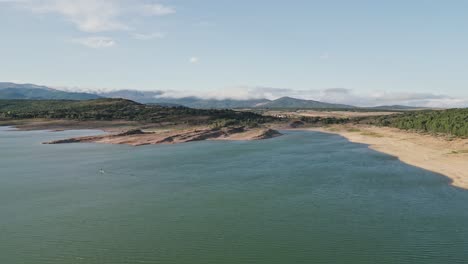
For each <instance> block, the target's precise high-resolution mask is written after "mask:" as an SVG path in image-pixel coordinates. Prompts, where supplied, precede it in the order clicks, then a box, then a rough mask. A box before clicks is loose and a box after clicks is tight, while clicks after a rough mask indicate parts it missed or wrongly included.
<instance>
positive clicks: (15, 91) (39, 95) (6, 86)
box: [0, 82, 100, 100]
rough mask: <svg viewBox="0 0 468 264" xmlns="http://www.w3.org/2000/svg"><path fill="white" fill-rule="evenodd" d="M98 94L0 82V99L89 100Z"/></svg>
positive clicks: (95, 97)
mask: <svg viewBox="0 0 468 264" xmlns="http://www.w3.org/2000/svg"><path fill="white" fill-rule="evenodd" d="M97 98H100V96H98V95H96V94H90V93H74V92H65V91H60V90H56V89H52V88H49V87H46V86H39V85H34V84H16V83H9V82H0V99H31V100H90V99H97Z"/></svg>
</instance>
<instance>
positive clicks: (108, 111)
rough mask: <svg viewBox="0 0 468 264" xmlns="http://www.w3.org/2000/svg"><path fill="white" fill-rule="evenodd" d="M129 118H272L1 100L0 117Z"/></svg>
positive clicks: (122, 102) (116, 102)
mask: <svg viewBox="0 0 468 264" xmlns="http://www.w3.org/2000/svg"><path fill="white" fill-rule="evenodd" d="M29 118H49V119H72V120H128V121H141V122H152V123H156V122H176V123H191V124H193V123H197V124H198V123H199V124H203V123H210V122H213V121H217V122H219V121H223V120H224V121H226V122H228V121H232V122H245V123H248V122H250V123H252V122H255V123H263V122H267V121H269V120H271V119H272V118H271V117H264V116H261V115H258V114H254V113H250V112H236V111H232V110H202V109H191V108H186V107H162V106H156V105H145V104H140V103H136V102H133V101H130V100H126V99H96V100H87V101H67V100H0V119H7V120H8V119H29Z"/></svg>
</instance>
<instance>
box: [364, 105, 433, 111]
mask: <svg viewBox="0 0 468 264" xmlns="http://www.w3.org/2000/svg"><path fill="white" fill-rule="evenodd" d="M366 109H373V110H395V111H405V110H419V109H427V108H426V107H418V106H407V105H379V106H374V107H366Z"/></svg>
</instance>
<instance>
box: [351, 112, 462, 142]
mask: <svg viewBox="0 0 468 264" xmlns="http://www.w3.org/2000/svg"><path fill="white" fill-rule="evenodd" d="M360 123H368V124H373V125H380V126H390V127H396V128H400V129H406V130H418V131H423V132H428V133H435V134H448V135H453V136H457V137H468V108H464V109H448V110H426V111H411V112H405V113H403V114H396V115H388V116H378V117H371V118H365V119H363V120H361V121H360Z"/></svg>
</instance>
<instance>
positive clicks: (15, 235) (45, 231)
mask: <svg viewBox="0 0 468 264" xmlns="http://www.w3.org/2000/svg"><path fill="white" fill-rule="evenodd" d="M90 133H95V132H91V131H68V132H58V133H51V132H43V131H39V132H17V131H15V132H11V131H7V129H6V128H0V263H1V264H4V263H5V264H16V263H22V264H23V263H27V264H29V263H31V264H32V263H34V264H42V263H52V264H55V263H57V264H59V263H60V264H68V263H78V264H81V263H86V264H94V263H96V264H97V263H100V264H118V263H168V264H172V263H180V264H184V263H187V264H197V263H200V264H209V263H213V264H224V263H236V264H242V263H260V264H261V263H265V264H274V263H359V264H361V263H372V264H375V263H398V264H399V263H424V264H428V263H437V264H440V263H444V264H445V263H468V191H466V190H461V189H457V188H454V187H451V186H450V185H449V180H448V179H447V178H445V177H443V176H441V175H437V174H434V173H430V172H427V171H424V170H422V169H418V168H415V167H411V166H408V165H405V164H403V163H401V162H399V161H398V160H397V159H395V158H392V157H390V156H387V155H384V154H381V153H377V152H374V151H372V150H369V149H368V148H366V146H364V145H360V144H353V143H349V142H347V141H346V140H345V139H343V138H341V137H339V136H334V135H328V134H321V133H311V132H288V133H287V135H285V136H283V137H279V138H275V139H271V140H265V141H251V142H196V143H188V144H180V145H172V146H170V145H166V146H143V147H130V146H119V145H99V144H65V145H41V144H40V142H43V141H47V140H51V139H58V138H67V137H70V136H77V135H83V134H90ZM101 170H102V171H101ZM102 172H104V173H102Z"/></svg>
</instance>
